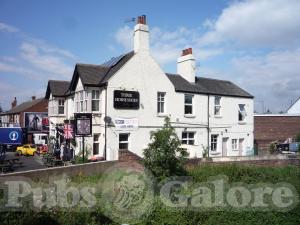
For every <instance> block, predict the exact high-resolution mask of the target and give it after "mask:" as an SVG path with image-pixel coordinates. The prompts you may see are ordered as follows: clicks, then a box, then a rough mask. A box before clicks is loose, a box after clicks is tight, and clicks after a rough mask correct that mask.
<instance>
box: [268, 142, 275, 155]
mask: <svg viewBox="0 0 300 225" xmlns="http://www.w3.org/2000/svg"><path fill="white" fill-rule="evenodd" d="M269 152H270V154H274V153H275V152H276V144H275V143H271V144H270V146H269Z"/></svg>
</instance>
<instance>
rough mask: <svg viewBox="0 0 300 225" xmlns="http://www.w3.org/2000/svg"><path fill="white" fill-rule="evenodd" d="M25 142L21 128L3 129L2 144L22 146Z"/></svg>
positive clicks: (1, 130)
mask: <svg viewBox="0 0 300 225" xmlns="http://www.w3.org/2000/svg"><path fill="white" fill-rule="evenodd" d="M22 142H23V135H22V129H21V127H1V128H0V144H8V145H16V144H18V145H20V144H22Z"/></svg>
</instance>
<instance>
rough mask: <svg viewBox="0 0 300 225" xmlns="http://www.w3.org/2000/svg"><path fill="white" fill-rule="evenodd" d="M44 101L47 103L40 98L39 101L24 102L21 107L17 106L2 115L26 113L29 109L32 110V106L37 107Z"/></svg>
mask: <svg viewBox="0 0 300 225" xmlns="http://www.w3.org/2000/svg"><path fill="white" fill-rule="evenodd" d="M42 101H45V99H44V98H38V99H35V100H31V101H28V102H23V103H21V104H20V105H17V106H16V107H14V108H13V109H11V110H9V111H6V112H2V113H1V115H7V114H16V113H20V112H24V111H26V110H27V109H29V108H31V107H32V106H34V105H36V104H38V103H40V102H42Z"/></svg>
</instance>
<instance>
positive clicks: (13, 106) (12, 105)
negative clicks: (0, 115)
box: [11, 97, 17, 109]
mask: <svg viewBox="0 0 300 225" xmlns="http://www.w3.org/2000/svg"><path fill="white" fill-rule="evenodd" d="M16 106H17V97H15V98H14V100H13V101H12V103H11V108H12V109H13V108H15V107H16Z"/></svg>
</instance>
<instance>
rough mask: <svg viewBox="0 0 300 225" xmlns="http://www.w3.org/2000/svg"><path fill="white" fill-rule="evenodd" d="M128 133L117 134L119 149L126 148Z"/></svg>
mask: <svg viewBox="0 0 300 225" xmlns="http://www.w3.org/2000/svg"><path fill="white" fill-rule="evenodd" d="M128 147H129V134H119V149H126V150H127V149H128Z"/></svg>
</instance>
